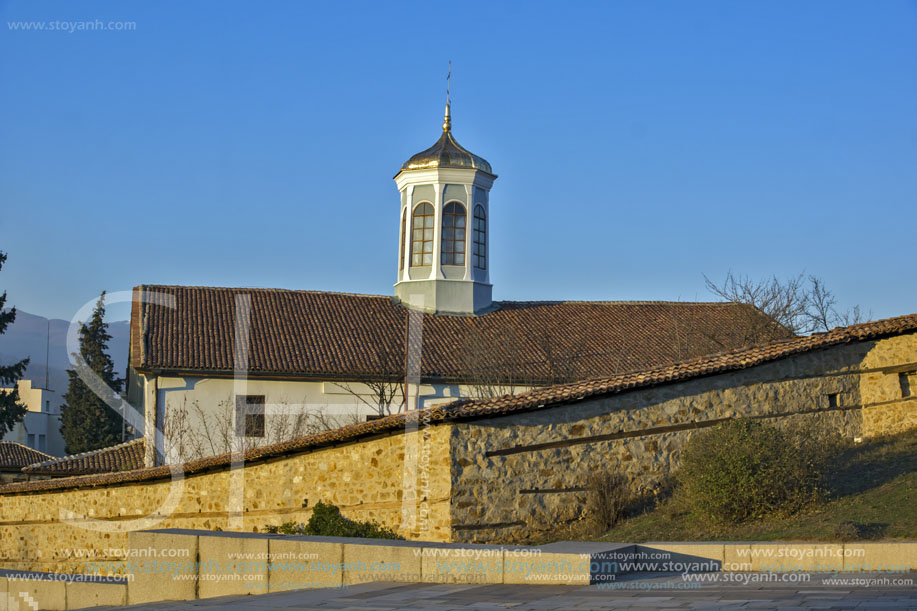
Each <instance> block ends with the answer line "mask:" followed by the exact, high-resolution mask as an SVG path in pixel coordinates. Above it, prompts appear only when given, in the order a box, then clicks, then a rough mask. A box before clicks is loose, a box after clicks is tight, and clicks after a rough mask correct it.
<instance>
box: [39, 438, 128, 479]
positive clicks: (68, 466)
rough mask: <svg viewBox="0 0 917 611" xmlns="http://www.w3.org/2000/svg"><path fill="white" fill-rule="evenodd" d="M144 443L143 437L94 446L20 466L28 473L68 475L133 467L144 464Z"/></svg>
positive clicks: (108, 471) (109, 471)
mask: <svg viewBox="0 0 917 611" xmlns="http://www.w3.org/2000/svg"><path fill="white" fill-rule="evenodd" d="M143 447H144V444H143V439H134V440H132V441H128V442H125V443H121V444H118V445H116V446H111V447H108V448H102V449H100V450H93V451H92V452H83V453H81V454H73V455H71V456H64V457H62V458H52V459H51V460H47V459H44V460H43V461H42V462H35V463H34V464H29V466H27V467H26V468H24V469H23V472H25V473H28V474H29V475H52V476H56V477H67V476H70V475H88V474H95V473H116V472H121V471H133V470H135V469H140V468H141V467H143ZM47 458H50V457H47Z"/></svg>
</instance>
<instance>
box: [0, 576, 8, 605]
mask: <svg viewBox="0 0 917 611" xmlns="http://www.w3.org/2000/svg"><path fill="white" fill-rule="evenodd" d="M7 591H8V586H7V579H6V577H5V576H3V575H0V611H9V609H10V604H9V596H8V594H7Z"/></svg>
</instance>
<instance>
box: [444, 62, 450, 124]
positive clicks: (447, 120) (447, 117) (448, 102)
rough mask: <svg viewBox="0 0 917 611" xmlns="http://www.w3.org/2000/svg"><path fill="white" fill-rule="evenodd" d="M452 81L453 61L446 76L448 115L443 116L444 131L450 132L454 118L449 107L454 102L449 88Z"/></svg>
mask: <svg viewBox="0 0 917 611" xmlns="http://www.w3.org/2000/svg"><path fill="white" fill-rule="evenodd" d="M451 81H452V60H451V59H450V60H449V72H448V74H446V113H445V115H444V116H443V131H444V132H448V131H452V116H451V115H450V114H449V106H451V105H452V100H451V99H450V97H449V87H450V85H451Z"/></svg>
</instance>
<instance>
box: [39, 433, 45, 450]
mask: <svg viewBox="0 0 917 611" xmlns="http://www.w3.org/2000/svg"><path fill="white" fill-rule="evenodd" d="M45 443H46V442H45V436H44V435H39V436H38V451H39V452H44V451H45V450H46V449H47V445H45Z"/></svg>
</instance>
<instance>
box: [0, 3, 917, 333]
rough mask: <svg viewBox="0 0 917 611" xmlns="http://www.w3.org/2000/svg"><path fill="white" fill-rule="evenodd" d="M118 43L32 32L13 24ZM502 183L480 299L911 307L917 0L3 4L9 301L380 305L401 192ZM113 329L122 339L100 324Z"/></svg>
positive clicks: (915, 298)
mask: <svg viewBox="0 0 917 611" xmlns="http://www.w3.org/2000/svg"><path fill="white" fill-rule="evenodd" d="M95 20H100V21H102V22H104V23H107V22H109V21H130V22H134V23H135V24H136V26H135V29H134V30H132V31H74V32H64V31H34V30H33V31H23V30H14V29H11V28H12V27H13V26H11V25H10V24H11V23H13V22H20V21H45V22H50V21H95ZM449 59H451V60H453V63H454V70H453V116H454V120H453V126H454V127H453V132H454V134H455V136H456V138H457V139H458V140H459V142H461V143H462V144H463V145H464V146H465V147H467V148H468V149H470V150H472V151H473V152H475V153H477V154H479V155H482V156H483V157H485V158H487V159H488V160H489V161H490V162H491V163H492V165H493V167H494V170H495V171H496V172H497V173H498V174H499V175H500V178H499V179H498V180H497V182H496V184H495V186H494V189H493V191H492V197H491V208H492V210H491V215H492V219H491V221H492V225H491V233H492V240H493V241H492V271H491V278H492V280H493V282H494V294H495V297H496V298H498V299H518V300H532V299H590V300H591V299H597V300H655V299H666V300H695V299H700V300H704V299H709V298H710V296H709V294H708V293H707V292H706V291H705V289H704V280H703V274H707V275H708V276H711V277H712V278H722V277H723V276H724V275H725V274H726V272H727V271H728V270H730V269H731V270H733V271H734V272H737V273H744V274H749V275H752V276H765V275H769V274H777V275H778V276H788V275H792V274H796V273H799V272H802V271H805V272H807V273H811V274H816V275H819V276H821V277H822V278H823V279H824V280H825V282H826V283H827V285H828V286H829V287H830V288H831V289H833V290H834V291H835V293H837V295H838V297H839V299H840V301H841V305H843V306H850V305H853V304H862V305H863V306H865V307H867V308H870V309H871V310H872V312H873V314H874V316H875V317H884V316H893V315H897V314H904V313H911V312H915V311H917V283H915V282H914V274H913V271H912V268H913V262H914V259H915V247H914V244H915V239H914V236H915V220H917V219H915V216H917V215H915V204H917V171H915V168H917V70H915V69H917V3H915V2H913V1H911V2H905V1H892V0H883V1H881V2H842V1H834V0H832V1H823V2H819V1H808V2H791V1H785V2H734V1H722V2H706V1H692V2H675V1H672V2H659V1H639V2H637V1H634V2H607V3H606V2H601V3H599V2H596V3H585V2H564V3H560V2H552V3H538V2H534V3H533V2H526V3H521V2H520V3H495V2H480V3H477V2H462V3H431V2H423V3H368V2H367V3H347V2H334V3H314V4H313V3H305V2H296V3H293V2H290V3H280V2H264V3H260V2H259V3H256V2H248V3H241V2H225V1H224V2H204V1H200V2H156V3H142V4H141V3H139V2H123V1H118V2H108V3H106V2H71V1H67V2H24V1H23V2H0V127H2V129H0V134H2V136H0V249H2V250H5V251H7V252H8V254H9V261H8V263H7V266H6V267H5V268H4V269H3V271H2V273H0V287H3V288H5V289H6V290H7V291H8V292H9V296H10V302H11V303H13V304H15V305H17V306H18V307H20V308H21V309H23V310H27V311H30V312H33V313H36V314H41V315H45V316H54V317H62V318H68V319H69V318H70V317H71V316H72V315H73V314H74V312H75V311H76V310H77V309H78V308H79V307H80V306H81V305H82V304H83V303H85V302H87V301H90V300H93V299H94V298H95V296H97V295H98V293H99V292H100V291H101V290H103V289H106V290H108V291H117V290H126V289H129V288H130V287H131V286H134V285H136V284H140V283H168V284H196V285H216V286H272V287H285V288H302V289H317V290H335V291H347V292H360V293H378V294H391V293H392V284H393V282H394V280H395V266H396V262H397V259H396V256H397V244H396V241H397V238H396V234H397V229H398V221H399V219H398V205H399V200H398V195H397V192H396V189H395V185H394V183H393V181H392V176H393V175H394V174H395V173H396V171H397V170H398V168H399V167H400V164H401V163H402V162H403V161H405V160H406V159H407V158H408V157H409V156H410V155H412V154H414V153H416V152H418V151H420V150H422V149H425V148H427V147H428V146H429V145H431V144H432V143H433V142H434V141H435V139H436V138H437V137H438V135H439V130H440V123H441V115H442V105H443V98H444V77H445V72H446V64H447V61H448V60H449ZM116 314H118V313H117V312H116Z"/></svg>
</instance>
